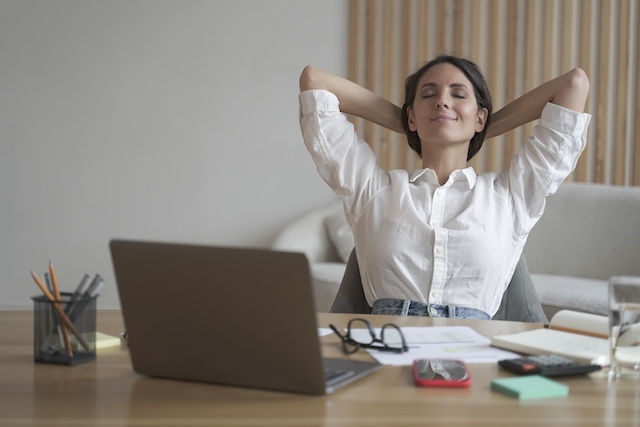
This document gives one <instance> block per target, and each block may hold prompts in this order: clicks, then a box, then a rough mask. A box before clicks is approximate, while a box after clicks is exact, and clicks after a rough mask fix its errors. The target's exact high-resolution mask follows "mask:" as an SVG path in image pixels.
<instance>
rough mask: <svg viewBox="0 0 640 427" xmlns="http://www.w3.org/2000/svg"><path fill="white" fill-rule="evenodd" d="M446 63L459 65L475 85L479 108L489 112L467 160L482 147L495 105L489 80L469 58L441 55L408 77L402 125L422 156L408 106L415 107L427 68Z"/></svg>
mask: <svg viewBox="0 0 640 427" xmlns="http://www.w3.org/2000/svg"><path fill="white" fill-rule="evenodd" d="M445 63H446V64H451V65H454V66H456V67H458V68H459V69H460V70H461V71H462V72H463V73H464V75H465V76H466V77H467V79H469V81H470V82H471V84H472V85H473V91H474V93H475V96H476V101H477V103H478V109H479V110H480V109H482V108H486V109H487V112H488V115H487V120H486V122H485V125H484V129H482V131H480V132H476V134H475V135H474V136H473V138H471V141H470V143H469V152H468V154H467V160H471V158H472V157H473V156H475V155H476V153H477V152H478V151H480V148H481V147H482V144H483V142H484V136H485V133H486V132H487V128H488V127H489V122H490V120H491V112H492V109H493V105H492V102H491V93H490V92H489V88H488V86H487V82H486V81H485V79H484V76H483V75H482V72H481V71H480V69H479V68H478V66H477V65H476V64H474V63H473V62H471V61H469V60H468V59H464V58H459V57H456V56H452V55H440V56H438V57H436V58H435V59H433V60H431V61H429V62H428V63H426V64H425V65H423V66H422V67H420V68H419V69H418V71H416V72H415V73H413V74H411V75H410V76H409V77H407V80H406V81H405V101H404V105H403V106H402V127H403V128H404V131H405V133H406V134H407V140H408V142H409V147H411V149H412V150H413V151H415V152H416V153H418V156H420V157H421V158H422V145H421V143H420V138H419V137H418V132H413V131H411V130H409V116H408V114H407V107H412V108H413V102H414V100H415V98H416V92H417V90H418V83H419V82H420V79H421V78H422V76H423V75H424V73H426V72H427V70H429V69H430V68H431V67H433V66H434V65H438V64H445Z"/></svg>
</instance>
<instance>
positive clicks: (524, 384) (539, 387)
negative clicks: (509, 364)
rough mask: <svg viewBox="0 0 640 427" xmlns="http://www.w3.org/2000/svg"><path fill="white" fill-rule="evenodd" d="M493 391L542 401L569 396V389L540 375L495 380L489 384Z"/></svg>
mask: <svg viewBox="0 0 640 427" xmlns="http://www.w3.org/2000/svg"><path fill="white" fill-rule="evenodd" d="M491 388H492V389H493V390H497V391H500V392H502V393H505V394H508V395H509V396H513V397H517V398H519V399H543V398H548V397H560V396H566V395H568V394H569V387H568V386H566V385H564V384H560V383H559V382H556V381H552V380H550V379H548V378H545V377H542V376H540V375H528V376H522V377H513V378H497V379H495V380H493V381H492V382H491Z"/></svg>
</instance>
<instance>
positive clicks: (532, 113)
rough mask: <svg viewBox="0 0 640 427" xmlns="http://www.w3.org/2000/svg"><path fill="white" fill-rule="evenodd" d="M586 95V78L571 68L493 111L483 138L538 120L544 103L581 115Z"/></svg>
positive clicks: (578, 69)
mask: <svg viewBox="0 0 640 427" xmlns="http://www.w3.org/2000/svg"><path fill="white" fill-rule="evenodd" d="M588 96H589V78H588V77H587V75H586V74H585V72H584V71H583V70H582V69H580V68H574V69H573V70H571V71H569V72H568V73H566V74H563V75H561V76H560V77H556V78H555V79H553V80H549V81H548V82H546V83H544V84H542V85H541V86H538V87H537V88H535V89H533V90H532V91H530V92H527V93H526V94H524V95H522V96H521V97H520V98H518V99H516V100H515V101H513V102H511V103H510V104H508V105H506V106H505V107H504V108H502V109H501V110H499V111H497V112H495V113H494V114H493V115H492V116H491V124H490V125H489V129H487V135H486V138H487V139H488V138H492V137H494V136H498V135H502V134H503V133H505V132H508V131H510V130H511V129H515V128H517V127H518V126H522V125H523V124H525V123H529V122H530V121H532V120H536V119H539V118H540V116H541V115H542V109H543V108H544V106H545V105H546V104H547V102H553V103H554V104H558V105H560V106H561V107H565V108H568V109H570V110H573V111H576V112H578V113H583V112H584V106H585V104H586V102H587V97H588Z"/></svg>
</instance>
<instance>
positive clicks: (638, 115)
mask: <svg viewBox="0 0 640 427" xmlns="http://www.w3.org/2000/svg"><path fill="white" fill-rule="evenodd" d="M635 22H636V28H635V29H636V37H635V42H636V50H635V65H636V67H635V74H636V81H635V89H636V90H635V98H636V99H635V105H634V107H635V117H634V120H633V123H635V129H634V138H633V139H632V140H631V141H632V144H631V148H632V149H633V151H634V152H633V153H632V154H631V156H632V158H633V159H634V162H633V166H632V170H631V171H632V178H631V183H632V184H633V185H640V5H639V4H636V20H635Z"/></svg>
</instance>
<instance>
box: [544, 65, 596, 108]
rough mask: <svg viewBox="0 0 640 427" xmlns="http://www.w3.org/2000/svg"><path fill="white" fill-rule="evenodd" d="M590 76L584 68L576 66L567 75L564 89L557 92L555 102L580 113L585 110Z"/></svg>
mask: <svg viewBox="0 0 640 427" xmlns="http://www.w3.org/2000/svg"><path fill="white" fill-rule="evenodd" d="M589 89H590V83H589V77H588V76H587V73H585V72H584V70H583V69H582V68H579V67H578V68H574V69H573V70H571V71H569V72H568V73H567V74H566V75H565V81H564V83H563V87H562V90H561V91H560V92H559V93H557V94H556V97H555V99H554V100H553V102H554V103H556V104H558V105H561V106H563V107H566V108H569V109H571V110H574V111H577V112H579V113H582V112H584V108H585V105H586V104H587V97H588V96H589Z"/></svg>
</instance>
